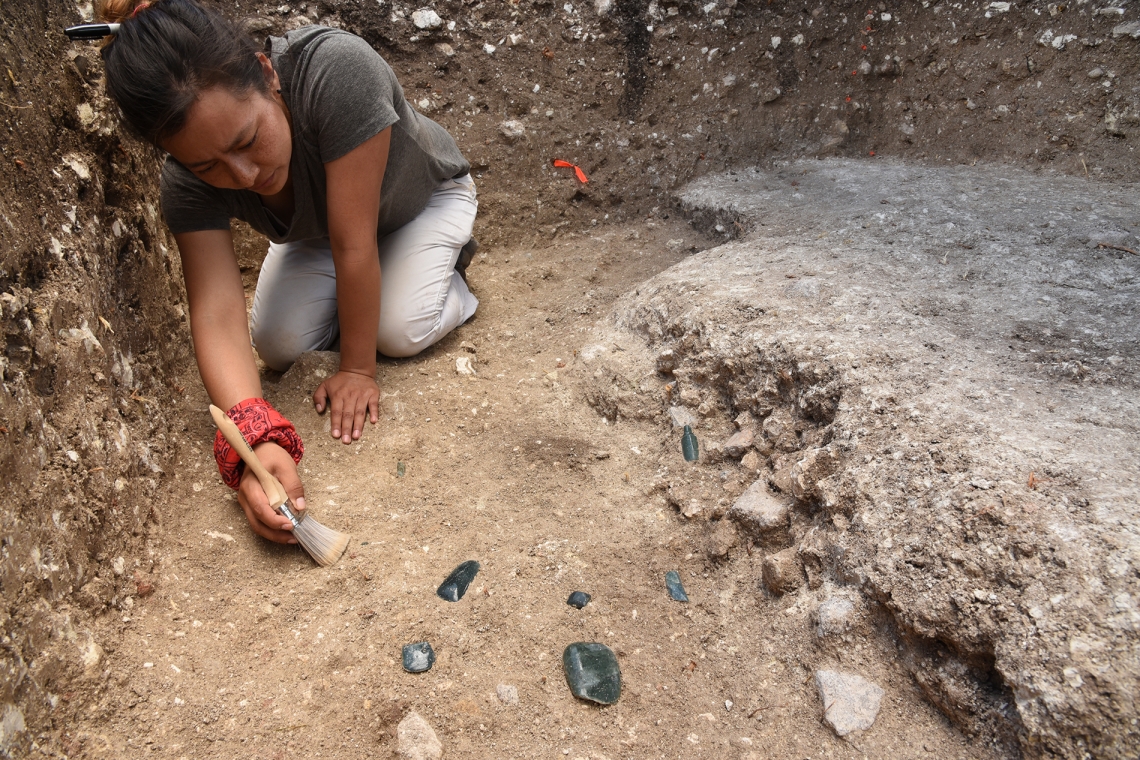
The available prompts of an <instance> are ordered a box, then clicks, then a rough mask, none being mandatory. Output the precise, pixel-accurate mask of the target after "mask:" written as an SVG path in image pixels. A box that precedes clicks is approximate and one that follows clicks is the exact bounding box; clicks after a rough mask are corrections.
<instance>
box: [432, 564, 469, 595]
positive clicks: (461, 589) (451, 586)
mask: <svg viewBox="0 0 1140 760" xmlns="http://www.w3.org/2000/svg"><path fill="white" fill-rule="evenodd" d="M479 567H480V566H479V563H478V562H477V561H476V560H473V559H469V560H467V561H466V562H464V563H463V564H462V565H460V566H459V567H457V568H455V569H454V570H452V571H451V575H449V576H447V578H446V579H445V580H444V581H443V583H442V584H440V586H439V588H437V589H436V590H435V593H436V595H438V596H439V598H440V599H446V600H447V601H449V602H458V601H459V600H460V599H462V598H463V595H464V594H466V593H467V587H468V586H470V585H471V581H473V580H475V576H476V575H477V574H478V572H479Z"/></svg>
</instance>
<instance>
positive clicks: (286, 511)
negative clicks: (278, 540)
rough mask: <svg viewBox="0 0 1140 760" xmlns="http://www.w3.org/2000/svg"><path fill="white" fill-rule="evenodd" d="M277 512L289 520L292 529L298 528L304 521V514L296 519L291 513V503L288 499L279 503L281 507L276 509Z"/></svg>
mask: <svg viewBox="0 0 1140 760" xmlns="http://www.w3.org/2000/svg"><path fill="white" fill-rule="evenodd" d="M277 511H278V512H280V513H281V514H282V515H284V516H285V517H287V518H289V522H291V523H293V527H294V528H296V527H299V526H300V525H301V523H302V522H304V520H305V514H306V513H305V512H302V513H301V516H300V517H298V516H297V515H296V514H295V513H294V512H293V502H291V501H289V500H288V499H286V500H285V501H283V502H281V505H280V506H279V507H277Z"/></svg>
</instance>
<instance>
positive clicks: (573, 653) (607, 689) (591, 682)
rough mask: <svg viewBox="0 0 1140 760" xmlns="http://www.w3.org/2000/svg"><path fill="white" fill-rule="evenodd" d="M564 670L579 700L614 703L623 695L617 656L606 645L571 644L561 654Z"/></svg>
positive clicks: (606, 703) (604, 703) (567, 680)
mask: <svg viewBox="0 0 1140 760" xmlns="http://www.w3.org/2000/svg"><path fill="white" fill-rule="evenodd" d="M562 669H563V670H564V671H566V683H567V684H569V685H570V691H571V692H572V693H573V694H574V696H575V697H578V698H579V699H588V700H590V701H591V702H597V703H598V704H601V705H612V704H613V703H614V702H617V701H618V698H619V697H620V696H621V669H620V668H619V667H618V661H617V655H615V654H614V650H612V649H610V648H609V647H608V646H606V645H605V644H594V643H587V642H584V641H580V642H578V643H577V644H571V645H570V646H568V647H566V651H565V652H563V653H562Z"/></svg>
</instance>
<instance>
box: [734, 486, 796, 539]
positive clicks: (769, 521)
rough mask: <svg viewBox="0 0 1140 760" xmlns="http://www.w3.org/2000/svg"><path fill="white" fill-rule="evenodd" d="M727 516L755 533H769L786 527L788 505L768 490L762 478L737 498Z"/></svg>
mask: <svg viewBox="0 0 1140 760" xmlns="http://www.w3.org/2000/svg"><path fill="white" fill-rule="evenodd" d="M728 516H729V517H730V518H732V519H733V520H735V521H736V522H737V523H739V524H740V526H741V527H743V528H745V529H746V530H750V531H753V532H755V533H771V532H774V531H778V530H782V529H786V528H787V527H788V505H787V504H785V503H784V502H783V501H782V500H781V499H779V498H778V497H776V496H775V495H774V494H772V493H770V492H769V491H768V484H767V483H766V482H765V481H764V480H763V479H761V480H757V481H756V482H755V483H753V484H752V485H750V486H749V487H748V490H746V491H745V492H744V493H742V494H741V495H740V496H739V498H737V500H736V503H735V504H733V505H732V508H731V509H729V510H728Z"/></svg>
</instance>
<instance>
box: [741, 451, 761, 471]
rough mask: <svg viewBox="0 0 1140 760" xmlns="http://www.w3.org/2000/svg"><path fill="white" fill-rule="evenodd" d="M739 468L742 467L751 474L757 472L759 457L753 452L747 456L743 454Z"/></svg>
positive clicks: (758, 469)
mask: <svg viewBox="0 0 1140 760" xmlns="http://www.w3.org/2000/svg"><path fill="white" fill-rule="evenodd" d="M740 466H741V467H743V468H744V469H745V470H747V471H748V472H752V473H755V472H759V471H760V455H759V454H757V453H756V452H755V451H749V452H748V453H747V454H745V455H744V456H743V457H741V459H740Z"/></svg>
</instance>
